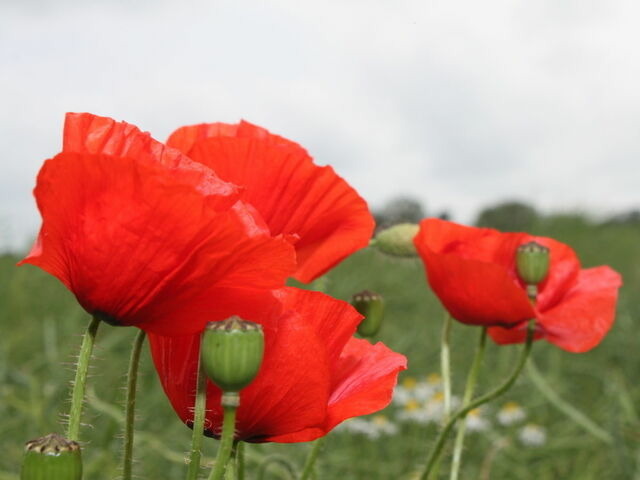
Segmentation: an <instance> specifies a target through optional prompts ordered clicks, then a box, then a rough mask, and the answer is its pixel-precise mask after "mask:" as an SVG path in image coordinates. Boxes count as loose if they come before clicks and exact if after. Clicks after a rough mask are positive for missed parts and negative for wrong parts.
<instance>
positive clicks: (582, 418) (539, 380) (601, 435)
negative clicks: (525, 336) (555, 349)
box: [527, 361, 613, 445]
mask: <svg viewBox="0 0 640 480" xmlns="http://www.w3.org/2000/svg"><path fill="white" fill-rule="evenodd" d="M527 373H528V374H529V377H530V378H531V381H532V382H533V384H534V385H535V386H536V387H537V388H538V390H540V393H542V394H543V395H544V396H545V397H547V400H549V402H551V404H552V405H553V406H554V407H556V408H557V409H558V410H560V411H561V412H562V413H564V414H565V415H566V416H567V417H569V418H570V419H571V420H573V421H574V422H576V423H577V424H578V425H580V426H581V427H582V428H584V429H585V430H586V431H587V432H589V433H590V434H591V435H593V436H594V437H596V438H597V439H598V440H602V441H603V442H604V443H607V444H609V445H611V444H612V443H613V438H612V437H611V435H610V434H609V432H607V431H606V430H604V429H603V428H601V427H599V426H598V425H596V424H595V423H594V422H593V420H591V419H590V418H588V417H587V416H586V415H585V414H584V413H582V412H581V411H579V410H577V409H576V408H574V407H573V406H572V405H571V404H570V403H568V402H566V401H565V400H563V399H562V398H560V396H559V395H558V394H557V393H556V392H555V391H554V390H553V389H552V388H551V386H550V385H549V384H548V383H547V381H546V380H545V378H544V377H543V376H542V374H541V373H540V371H539V370H538V368H537V367H536V365H535V363H533V361H530V362H529V364H528V365H527Z"/></svg>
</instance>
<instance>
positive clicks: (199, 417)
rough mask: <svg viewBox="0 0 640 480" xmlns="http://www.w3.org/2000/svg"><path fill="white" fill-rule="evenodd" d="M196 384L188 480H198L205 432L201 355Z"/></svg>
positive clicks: (205, 396) (203, 374) (203, 382)
mask: <svg viewBox="0 0 640 480" xmlns="http://www.w3.org/2000/svg"><path fill="white" fill-rule="evenodd" d="M196 385H197V386H196V399H195V406H194V409H193V426H192V428H193V433H192V434H191V453H190V455H189V470H188V471H187V480H196V479H197V478H198V472H199V471H200V458H201V457H202V437H203V434H204V417H205V409H206V404H207V376H206V375H205V373H204V371H203V369H202V365H201V361H200V356H199V355H198V378H197V380H196Z"/></svg>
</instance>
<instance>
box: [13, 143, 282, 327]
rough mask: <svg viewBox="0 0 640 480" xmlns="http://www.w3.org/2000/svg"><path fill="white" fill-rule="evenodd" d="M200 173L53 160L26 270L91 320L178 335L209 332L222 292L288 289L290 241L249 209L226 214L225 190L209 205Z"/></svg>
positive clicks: (44, 176) (70, 156)
mask: <svg viewBox="0 0 640 480" xmlns="http://www.w3.org/2000/svg"><path fill="white" fill-rule="evenodd" d="M192 173H193V172H192V171H190V170H187V171H183V170H181V169H179V168H177V169H169V168H166V167H163V166H162V165H160V164H157V163H156V164H153V163H141V162H136V161H134V160H132V159H130V158H122V157H112V156H106V155H96V154H76V153H61V154H59V155H58V156H56V157H55V158H53V159H51V160H47V161H46V162H45V165H44V166H43V168H42V170H41V172H40V174H39V175H38V184H37V186H36V189H35V196H36V199H37V202H38V207H39V209H40V212H41V214H42V217H43V224H42V228H41V231H40V234H39V237H38V240H37V242H36V244H35V245H34V248H33V249H32V251H31V253H30V254H29V255H28V256H27V257H26V258H25V259H24V260H23V262H22V263H31V264H34V265H37V266H39V267H40V268H42V269H44V270H46V271H48V272H49V273H51V274H52V275H55V276H56V277H58V278H59V279H60V280H61V281H62V282H63V283H64V284H65V285H66V286H67V287H68V288H69V289H70V290H71V291H72V292H73V293H74V294H75V295H76V297H77V298H78V301H79V302H80V304H81V305H82V306H83V307H84V308H85V309H86V310H87V311H88V312H89V313H92V314H96V315H100V316H101V317H102V318H104V319H105V320H111V321H113V322H114V323H119V324H124V325H143V324H144V328H145V329H148V330H149V331H153V330H156V331H157V332H163V333H169V332H171V333H172V334H174V333H180V334H185V333H188V332H189V331H196V330H198V329H200V328H202V325H203V322H202V321H201V319H200V316H199V315H196V314H197V313H199V312H200V311H202V310H203V309H206V308H207V306H211V305H215V302H216V299H215V297H214V296H212V295H211V293H212V292H215V290H216V289H219V288H228V287H230V286H231V285H235V286H237V287H243V288H249V289H250V288H273V287H277V286H279V285H281V284H282V282H283V281H284V279H285V278H286V277H287V276H288V275H289V274H290V272H291V271H292V269H293V268H294V257H293V251H292V248H291V246H290V245H289V244H288V242H287V241H286V240H285V239H274V238H272V237H271V236H270V235H269V234H268V232H266V231H264V230H261V229H260V228H259V226H258V225H257V224H256V223H255V222H254V223H251V222H250V221H249V219H250V217H251V215H250V212H248V211H246V208H244V207H243V205H242V204H241V203H236V204H235V205H234V207H233V208H231V209H226V210H223V209H222V207H221V205H220V204H219V203H218V202H219V199H222V200H221V202H222V203H223V204H224V203H227V201H228V200H227V198H226V197H227V195H226V190H224V189H223V193H221V194H220V195H216V196H214V195H209V196H204V195H203V194H202V193H200V192H198V191H197V190H196V189H195V188H194V186H193V175H192ZM178 303H180V304H181V305H180V307H178V305H177V304H178Z"/></svg>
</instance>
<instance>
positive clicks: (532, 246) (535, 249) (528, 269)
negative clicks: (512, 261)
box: [516, 242, 549, 285]
mask: <svg viewBox="0 0 640 480" xmlns="http://www.w3.org/2000/svg"><path fill="white" fill-rule="evenodd" d="M516 268H517V271H518V276H519V277H520V279H521V280H522V281H523V282H524V283H526V284H527V285H538V284H539V283H540V282H542V281H543V280H544V279H545V277H546V276H547V273H549V249H548V248H547V247H545V246H544V245H540V244H539V243H536V242H529V243H525V244H523V245H520V246H519V247H518V250H517V251H516Z"/></svg>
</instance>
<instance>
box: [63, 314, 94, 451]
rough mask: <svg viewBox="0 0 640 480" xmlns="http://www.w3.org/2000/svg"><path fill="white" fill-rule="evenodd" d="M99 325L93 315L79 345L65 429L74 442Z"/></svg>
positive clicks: (76, 437) (77, 431)
mask: <svg viewBox="0 0 640 480" xmlns="http://www.w3.org/2000/svg"><path fill="white" fill-rule="evenodd" d="M99 326H100V320H99V319H98V318H96V317H93V318H92V319H91V321H90V322H89V326H88V327H87V330H86V332H85V334H84V336H83V337H82V345H80V353H79V355H78V363H77V365H76V376H75V379H74V381H73V390H72V392H71V409H70V410H69V427H68V429H67V439H68V440H72V441H75V442H77V441H78V436H79V433H80V417H81V416H82V404H83V403H84V391H85V389H86V386H87V372H88V371H89V362H90V361H91V353H92V352H93V346H94V344H95V341H96V334H97V333H98V327H99Z"/></svg>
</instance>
